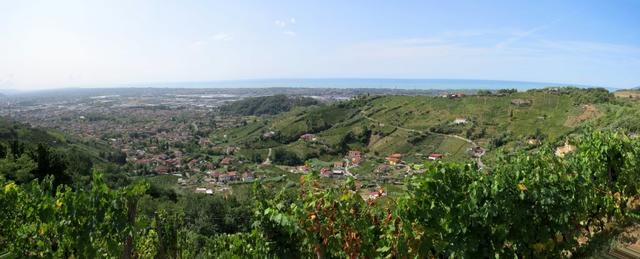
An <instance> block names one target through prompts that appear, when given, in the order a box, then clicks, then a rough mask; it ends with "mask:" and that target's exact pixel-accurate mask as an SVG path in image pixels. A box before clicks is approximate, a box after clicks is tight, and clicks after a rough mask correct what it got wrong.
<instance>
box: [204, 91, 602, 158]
mask: <svg viewBox="0 0 640 259" xmlns="http://www.w3.org/2000/svg"><path fill="white" fill-rule="evenodd" d="M517 98H520V99H527V100H531V101H532V104H531V105H530V106H525V107H518V106H515V105H512V104H511V100H513V99H517ZM607 105H608V104H607ZM603 106H604V105H594V107H596V109H599V107H602V108H604V107H603ZM584 110H585V108H584V106H583V105H577V104H576V101H575V100H574V99H573V98H572V97H571V96H569V95H559V94H554V93H548V92H544V91H538V92H521V93H515V94H511V95H506V96H468V97H464V98H459V99H447V98H441V97H427V96H384V97H378V98H370V99H367V100H359V101H351V102H348V103H347V105H345V104H342V105H329V106H322V107H309V108H298V109H295V110H293V111H291V112H287V113H283V114H280V115H278V116H275V117H273V118H271V119H267V120H264V121H259V122H256V123H253V124H249V125H247V126H245V127H240V128H235V129H229V130H227V131H224V132H221V133H219V134H216V135H215V136H214V138H218V139H220V138H221V135H222V134H227V135H228V143H230V144H240V145H242V143H243V141H249V142H254V143H261V144H264V145H263V146H261V147H260V148H256V151H257V152H260V153H261V154H263V155H266V152H267V148H268V147H275V146H283V145H284V146H287V147H288V148H289V149H290V150H293V151H295V152H297V153H298V154H301V155H305V154H312V153H314V152H315V153H322V152H320V151H319V150H321V149H322V147H323V146H332V145H335V144H337V143H339V142H340V140H341V139H342V138H343V137H344V136H345V135H346V134H348V133H349V132H352V133H354V134H357V133H358V132H359V131H362V129H363V127H368V128H369V129H372V131H373V132H374V134H373V135H372V136H371V138H370V141H369V143H365V144H364V145H362V144H361V145H358V144H357V143H352V144H350V145H349V146H350V147H352V148H355V149H365V151H368V152H370V153H373V154H377V155H378V156H385V155H387V154H389V153H392V152H400V153H404V154H407V155H410V159H411V158H412V156H414V155H416V154H423V155H425V154H427V155H428V154H429V153H431V152H439V153H445V154H447V155H448V156H447V159H450V160H458V161H459V160H464V159H468V156H467V155H466V154H465V152H466V150H467V148H468V147H469V146H470V145H469V144H468V143H466V142H464V141H462V140H459V139H455V138H451V137H446V136H439V135H431V134H426V135H425V136H423V137H422V138H421V139H420V140H418V141H414V142H413V143H409V142H408V139H410V138H411V137H412V135H416V134H415V133H411V132H409V131H407V130H404V129H399V128H397V127H396V126H399V127H400V128H405V129H407V128H408V129H413V130H419V131H428V130H429V129H431V128H433V127H438V126H443V125H444V126H445V127H454V126H451V122H452V121H453V120H454V119H455V118H459V117H461V118H466V119H467V120H468V121H470V123H468V124H466V125H462V126H455V127H457V128H458V129H459V131H458V133H455V134H456V135H459V136H463V137H464V136H465V132H466V131H467V130H470V131H472V132H478V131H480V129H484V130H485V132H486V134H485V136H484V137H481V138H477V139H474V141H475V142H477V143H478V144H480V145H481V146H484V147H489V141H490V139H491V138H494V137H496V136H499V135H501V134H504V133H507V134H508V135H509V136H510V137H509V143H508V144H507V146H509V147H514V146H522V145H524V144H523V143H524V142H525V141H526V140H527V137H528V136H530V135H533V134H534V133H535V132H536V130H537V129H538V130H539V131H541V132H542V133H543V134H544V135H546V137H547V141H548V142H555V141H561V138H562V136H564V135H566V134H569V133H571V132H572V131H573V130H574V129H575V127H577V126H579V125H581V123H582V122H583V121H580V122H581V123H575V121H576V120H575V118H576V117H578V116H580V115H581V114H583V113H584ZM365 116H366V117H365ZM368 118H371V119H372V120H374V121H372V120H369V119H368ZM588 119H591V118H588ZM309 120H312V121H320V120H324V121H326V123H327V124H329V125H330V127H329V128H328V129H324V130H320V131H317V132H316V131H314V130H312V129H311V128H310V127H309V126H308V125H307V124H308V122H307V121H309ZM568 121H571V122H573V123H567V122H568ZM585 121H588V120H585ZM378 122H379V123H378ZM267 131H275V132H278V133H279V134H281V135H284V136H287V137H288V138H290V139H291V141H290V142H284V143H277V142H275V141H273V140H268V141H262V140H260V136H261V135H262V133H264V132H267ZM304 133H315V134H316V135H317V136H318V137H319V139H320V141H321V142H322V144H309V143H304V142H302V141H300V140H295V139H297V136H300V135H302V134H304ZM245 143H246V142H245ZM334 157H336V156H334ZM321 158H323V157H321ZM325 158H326V159H330V158H331V157H326V156H325Z"/></svg>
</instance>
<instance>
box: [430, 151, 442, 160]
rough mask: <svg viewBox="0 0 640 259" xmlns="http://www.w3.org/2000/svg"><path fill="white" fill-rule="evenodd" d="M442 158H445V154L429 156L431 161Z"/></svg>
mask: <svg viewBox="0 0 640 259" xmlns="http://www.w3.org/2000/svg"><path fill="white" fill-rule="evenodd" d="M442 157H444V155H443V154H438V153H433V154H431V155H429V160H434V161H435V160H440V159H442Z"/></svg>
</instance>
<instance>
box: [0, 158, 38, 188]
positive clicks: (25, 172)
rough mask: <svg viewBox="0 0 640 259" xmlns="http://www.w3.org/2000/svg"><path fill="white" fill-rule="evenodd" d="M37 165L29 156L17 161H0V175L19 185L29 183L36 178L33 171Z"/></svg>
mask: <svg viewBox="0 0 640 259" xmlns="http://www.w3.org/2000/svg"><path fill="white" fill-rule="evenodd" d="M35 169H36V163H35V162H34V161H33V160H31V158H30V157H29V156H27V155H22V156H20V157H18V158H17V159H14V158H13V157H12V158H5V159H0V175H3V176H5V177H6V178H7V179H9V180H13V181H16V182H17V183H27V182H29V181H31V180H33V179H34V178H35V176H34V175H33V171H34V170H35Z"/></svg>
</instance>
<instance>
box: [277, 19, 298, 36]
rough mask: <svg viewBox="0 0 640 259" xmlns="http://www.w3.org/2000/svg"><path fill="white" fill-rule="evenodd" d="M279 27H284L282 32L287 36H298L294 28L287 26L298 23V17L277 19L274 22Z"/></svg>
mask: <svg viewBox="0 0 640 259" xmlns="http://www.w3.org/2000/svg"><path fill="white" fill-rule="evenodd" d="M273 23H274V24H275V25H276V26H277V27H279V28H280V29H282V33H283V34H284V35H287V36H296V32H295V31H293V30H292V29H287V28H291V27H292V25H294V24H296V18H293V17H291V18H289V19H283V20H275V21H274V22H273Z"/></svg>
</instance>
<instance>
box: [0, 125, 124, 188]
mask: <svg viewBox="0 0 640 259" xmlns="http://www.w3.org/2000/svg"><path fill="white" fill-rule="evenodd" d="M125 159H126V156H125V155H124V154H123V153H122V152H119V151H116V150H113V149H112V148H111V147H110V146H108V145H105V144H102V143H98V142H94V141H81V140H78V139H75V138H73V137H71V136H68V135H66V134H63V133H61V132H58V131H54V130H48V129H42V128H33V127H31V126H29V125H27V124H22V123H17V122H13V121H10V120H7V119H4V118H0V177H4V178H6V179H8V180H12V181H15V182H17V183H27V182H30V181H31V180H34V179H40V180H41V179H44V178H45V177H47V176H54V177H55V180H54V182H53V183H54V186H55V185H59V184H68V185H72V184H73V185H74V186H78V185H80V184H88V181H89V179H90V175H91V172H92V170H93V169H94V168H96V169H101V170H103V171H108V172H109V175H108V180H109V181H110V183H115V182H121V181H123V179H125V178H126V177H124V175H118V172H117V170H116V171H114V170H112V169H113V168H115V167H113V166H112V165H114V164H117V163H124V162H125Z"/></svg>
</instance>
